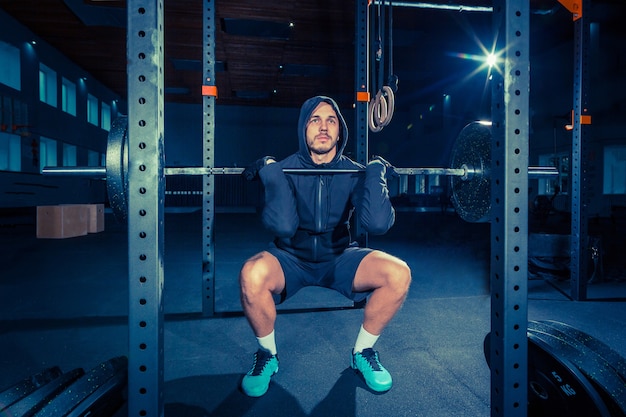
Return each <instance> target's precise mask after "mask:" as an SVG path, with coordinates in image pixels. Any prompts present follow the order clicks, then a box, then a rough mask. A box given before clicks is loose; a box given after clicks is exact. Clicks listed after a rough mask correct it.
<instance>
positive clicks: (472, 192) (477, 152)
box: [450, 122, 491, 222]
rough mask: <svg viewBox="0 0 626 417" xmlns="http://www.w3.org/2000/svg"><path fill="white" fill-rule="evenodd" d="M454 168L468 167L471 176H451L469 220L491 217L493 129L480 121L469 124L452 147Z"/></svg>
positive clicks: (462, 213)
mask: <svg viewBox="0 0 626 417" xmlns="http://www.w3.org/2000/svg"><path fill="white" fill-rule="evenodd" d="M450 168H455V169H456V168H468V169H469V170H470V171H471V172H472V173H470V174H469V175H468V177H467V178H462V177H458V176H451V177H450V189H451V194H452V197H451V200H452V204H453V205H454V208H455V209H456V212H457V214H458V215H459V217H461V218H462V219H463V220H465V221H467V222H486V221H489V220H490V217H489V216H490V215H489V212H490V210H491V182H490V171H491V129H490V128H489V126H486V125H484V124H481V123H479V122H474V123H470V124H468V125H467V126H465V127H464V128H463V129H462V130H461V133H459V136H458V137H457V139H456V141H455V142H454V146H453V148H452V154H451V158H450Z"/></svg>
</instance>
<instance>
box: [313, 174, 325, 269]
mask: <svg viewBox="0 0 626 417" xmlns="http://www.w3.org/2000/svg"><path fill="white" fill-rule="evenodd" d="M323 188H324V179H323V178H322V176H321V175H320V176H318V182H317V190H316V191H317V195H316V200H315V232H316V234H315V235H313V248H312V249H313V250H312V252H313V260H314V261H317V257H318V247H319V238H320V237H319V234H318V233H319V232H321V231H322V194H323V193H322V190H323Z"/></svg>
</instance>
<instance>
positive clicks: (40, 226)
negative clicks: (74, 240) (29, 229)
mask: <svg viewBox="0 0 626 417" xmlns="http://www.w3.org/2000/svg"><path fill="white" fill-rule="evenodd" d="M88 230H89V208H88V207H87V206H86V205H84V204H64V205H60V206H38V207H37V238H40V239H65V238H68V237H75V236H84V235H86V234H87V232H88Z"/></svg>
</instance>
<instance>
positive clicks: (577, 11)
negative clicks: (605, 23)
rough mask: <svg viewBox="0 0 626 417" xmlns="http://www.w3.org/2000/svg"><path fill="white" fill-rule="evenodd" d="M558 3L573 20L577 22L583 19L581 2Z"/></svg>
mask: <svg viewBox="0 0 626 417" xmlns="http://www.w3.org/2000/svg"><path fill="white" fill-rule="evenodd" d="M558 2H559V3H561V4H562V5H563V6H564V7H565V8H566V9H567V10H569V11H570V12H571V13H572V19H573V20H578V19H580V18H581V17H583V2H582V0H558Z"/></svg>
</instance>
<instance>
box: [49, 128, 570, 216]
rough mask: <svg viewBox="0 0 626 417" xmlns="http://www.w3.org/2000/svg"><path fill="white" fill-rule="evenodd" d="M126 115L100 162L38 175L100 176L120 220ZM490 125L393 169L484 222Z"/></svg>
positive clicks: (214, 171)
mask: <svg viewBox="0 0 626 417" xmlns="http://www.w3.org/2000/svg"><path fill="white" fill-rule="evenodd" d="M127 119H128V118H127V117H118V118H117V119H116V120H115V121H114V122H113V124H112V126H111V130H110V132H109V136H108V140H107V150H106V166H104V167H44V168H43V169H42V171H41V172H42V174H45V175H56V176H79V177H89V178H99V179H103V178H106V183H107V194H108V196H109V204H110V206H111V209H112V210H113V213H114V214H115V217H116V218H118V219H120V220H126V215H127V210H128V177H127V172H128V120H127ZM490 170H491V129H490V127H489V126H487V125H485V124H482V123H479V122H473V123H470V124H468V125H467V126H465V127H464V128H463V129H462V130H461V132H460V133H459V136H458V137H457V139H456V141H455V143H454V146H453V148H452V154H451V160H450V167H449V168H394V171H395V172H396V173H397V174H399V175H442V176H448V177H450V189H451V201H452V205H453V206H454V208H455V210H456V212H457V214H458V215H459V217H461V218H462V219H463V220H465V221H468V222H484V221H489V211H490V209H491V197H490V195H491V185H490V184H491V183H490ZM243 171H244V168H232V167H231V168H229V167H224V168H215V167H166V168H164V174H165V175H166V176H167V175H240V174H242V173H243ZM283 172H285V173H286V174H291V175H341V174H359V173H363V172H365V169H324V168H320V169H301V168H284V169H283ZM558 174H559V173H558V171H557V169H556V168H555V167H528V176H529V178H550V177H556V176H558Z"/></svg>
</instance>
